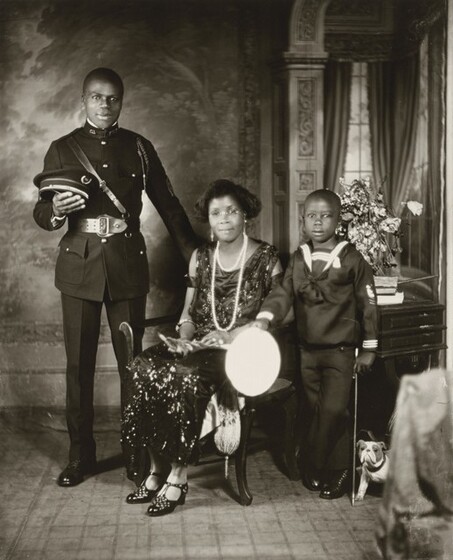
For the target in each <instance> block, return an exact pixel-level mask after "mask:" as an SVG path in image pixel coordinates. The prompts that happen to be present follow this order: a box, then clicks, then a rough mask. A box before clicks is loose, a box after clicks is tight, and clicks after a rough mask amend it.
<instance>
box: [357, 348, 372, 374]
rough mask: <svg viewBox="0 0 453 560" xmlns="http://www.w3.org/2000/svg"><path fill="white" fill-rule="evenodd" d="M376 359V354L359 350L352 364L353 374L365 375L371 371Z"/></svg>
mask: <svg viewBox="0 0 453 560" xmlns="http://www.w3.org/2000/svg"><path fill="white" fill-rule="evenodd" d="M375 358H376V354H375V353H374V352H366V351H364V350H361V351H360V352H359V355H358V356H357V358H356V360H355V364H354V373H358V374H359V375H360V374H361V373H366V372H367V371H369V370H370V369H371V366H372V365H373V363H374V360H375Z"/></svg>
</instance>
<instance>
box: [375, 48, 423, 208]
mask: <svg viewBox="0 0 453 560" xmlns="http://www.w3.org/2000/svg"><path fill="white" fill-rule="evenodd" d="M368 88H369V91H368V99H369V114H370V135H371V157H372V162H373V174H374V183H375V185H376V187H377V188H381V189H382V190H383V192H384V195H385V198H386V200H387V201H389V204H390V206H391V207H392V210H393V211H394V213H395V214H396V215H397V216H400V215H401V213H402V210H403V209H404V207H403V205H402V204H401V203H402V202H403V201H404V200H405V198H406V195H407V191H408V188H409V186H410V179H411V173H412V167H413V160H414V153H415V145H416V137H417V112H418V98H419V89H420V88H419V56H418V53H417V54H415V55H413V56H411V57H408V58H404V59H401V60H394V61H389V62H371V63H369V64H368Z"/></svg>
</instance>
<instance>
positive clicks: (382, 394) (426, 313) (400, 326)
mask: <svg viewBox="0 0 453 560" xmlns="http://www.w3.org/2000/svg"><path fill="white" fill-rule="evenodd" d="M378 310H379V334H378V350H377V356H376V361H375V364H374V366H373V369H372V371H371V372H370V373H369V374H367V375H365V376H363V377H361V378H359V406H358V426H359V429H360V428H363V429H371V430H372V431H373V432H375V433H376V435H377V436H378V437H384V436H385V435H387V432H388V422H389V420H390V418H391V416H392V413H393V410H394V406H395V401H396V395H397V393H398V389H399V382H400V378H401V376H402V375H405V374H416V373H420V372H422V371H425V370H428V369H430V368H431V367H436V366H438V365H439V354H440V351H441V350H444V349H445V348H446V345H445V342H444V331H445V329H446V326H445V320H444V314H445V307H444V306H443V305H441V304H439V303H434V302H429V301H413V302H404V303H402V304H398V305H385V306H379V307H378Z"/></svg>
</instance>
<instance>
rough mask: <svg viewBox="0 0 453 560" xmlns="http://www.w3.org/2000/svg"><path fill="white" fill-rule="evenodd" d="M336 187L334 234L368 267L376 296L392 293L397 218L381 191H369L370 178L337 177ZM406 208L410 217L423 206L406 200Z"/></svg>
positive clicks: (396, 278)
mask: <svg viewBox="0 0 453 560" xmlns="http://www.w3.org/2000/svg"><path fill="white" fill-rule="evenodd" d="M340 185H341V192H340V193H339V194H340V199H341V222H340V225H339V227H338V232H337V233H338V235H339V236H340V237H343V238H345V239H347V240H348V241H349V242H350V243H352V245H354V246H355V247H356V249H357V250H358V251H360V253H362V255H363V257H364V258H365V260H366V261H367V262H368V263H369V264H370V265H371V267H372V268H373V271H374V274H375V285H376V291H377V293H378V295H384V294H395V292H396V289H397V284H398V263H397V259H396V257H397V255H398V253H399V252H401V248H400V243H399V240H400V236H401V233H400V227H401V219H400V218H398V217H397V216H395V214H394V212H393V211H392V210H391V209H390V207H389V206H388V204H387V203H386V202H385V199H384V194H383V193H382V191H380V190H377V191H375V190H374V189H373V188H372V186H371V181H370V179H355V180H354V181H352V183H351V184H347V183H345V181H344V179H343V178H340ZM406 205H407V207H408V209H409V210H410V211H411V212H412V213H413V214H414V215H420V214H421V212H422V210H423V205H422V204H420V203H419V202H416V201H408V202H406Z"/></svg>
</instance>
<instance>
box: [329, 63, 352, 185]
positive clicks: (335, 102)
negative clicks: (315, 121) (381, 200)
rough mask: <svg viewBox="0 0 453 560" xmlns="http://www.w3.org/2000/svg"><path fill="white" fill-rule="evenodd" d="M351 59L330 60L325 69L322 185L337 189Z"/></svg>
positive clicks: (343, 152)
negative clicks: (349, 60)
mask: <svg viewBox="0 0 453 560" xmlns="http://www.w3.org/2000/svg"><path fill="white" fill-rule="evenodd" d="M351 73H352V63H351V62H336V61H334V60H329V61H328V62H327V65H326V68H325V72H324V119H325V120H324V187H325V188H326V189H330V190H333V191H338V189H339V183H338V179H339V178H340V176H341V175H342V173H343V169H344V162H345V158H346V150H347V138H348V125H349V111H350V103H351V101H350V92H351Z"/></svg>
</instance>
